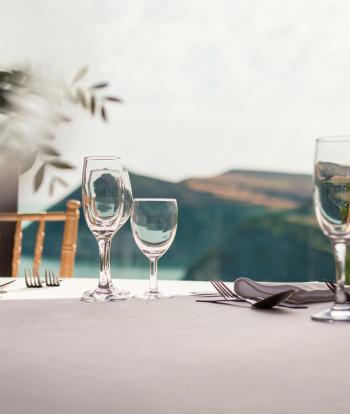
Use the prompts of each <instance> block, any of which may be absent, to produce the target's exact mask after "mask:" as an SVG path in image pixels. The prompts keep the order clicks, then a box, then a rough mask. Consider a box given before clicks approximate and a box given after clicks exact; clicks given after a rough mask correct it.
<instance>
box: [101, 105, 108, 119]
mask: <svg viewBox="0 0 350 414" xmlns="http://www.w3.org/2000/svg"><path fill="white" fill-rule="evenodd" d="M101 116H102V119H103V120H104V121H105V122H107V121H108V117H107V112H106V108H105V107H104V106H101Z"/></svg>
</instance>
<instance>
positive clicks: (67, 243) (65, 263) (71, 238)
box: [0, 200, 80, 277]
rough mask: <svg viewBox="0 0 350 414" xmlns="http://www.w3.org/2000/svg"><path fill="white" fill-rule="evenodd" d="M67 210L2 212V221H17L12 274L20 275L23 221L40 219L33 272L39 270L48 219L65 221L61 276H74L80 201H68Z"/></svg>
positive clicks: (0, 217)
mask: <svg viewBox="0 0 350 414" xmlns="http://www.w3.org/2000/svg"><path fill="white" fill-rule="evenodd" d="M66 206H67V209H66V211H65V212H49V213H47V212H44V213H30V214H25V213H0V222H1V221H2V222H16V231H15V239H14V244H13V251H12V275H11V276H14V277H16V276H17V275H18V270H19V265H20V260H21V253H22V234H23V233H22V222H23V221H38V222H39V225H38V230H37V234H36V241H35V250H34V260H33V272H37V271H38V270H39V267H40V262H41V257H42V252H43V246H44V239H45V224H46V222H47V221H64V222H65V223H64V230H63V239H62V246H61V265H60V276H64V277H72V276H73V271H74V261H75V253H76V251H77V237H78V225H79V214H80V213H79V208H80V201H78V200H69V201H67V204H66Z"/></svg>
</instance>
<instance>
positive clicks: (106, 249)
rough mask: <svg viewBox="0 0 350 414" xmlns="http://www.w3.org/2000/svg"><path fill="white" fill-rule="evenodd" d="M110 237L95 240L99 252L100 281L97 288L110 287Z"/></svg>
mask: <svg viewBox="0 0 350 414" xmlns="http://www.w3.org/2000/svg"><path fill="white" fill-rule="evenodd" d="M111 241H112V240H111V238H101V239H99V240H98V241H97V243H98V248H99V253H100V282H99V286H98V287H99V288H101V289H111V288H112V279H111Z"/></svg>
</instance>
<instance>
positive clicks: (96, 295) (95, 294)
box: [80, 289, 130, 302]
mask: <svg viewBox="0 0 350 414" xmlns="http://www.w3.org/2000/svg"><path fill="white" fill-rule="evenodd" d="M122 292H126V293H127V294H123V293H122ZM128 295H129V296H130V292H128V291H118V290H117V289H113V290H112V291H110V290H108V291H106V292H103V291H101V290H100V289H99V290H97V289H96V290H87V291H86V292H84V293H83V296H82V297H81V298H80V300H82V301H83V302H116V301H121V300H125V299H127V298H128V297H129V296H128Z"/></svg>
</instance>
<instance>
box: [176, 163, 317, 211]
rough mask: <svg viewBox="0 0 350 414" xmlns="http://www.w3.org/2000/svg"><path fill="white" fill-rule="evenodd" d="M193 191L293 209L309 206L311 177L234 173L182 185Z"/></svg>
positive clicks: (190, 180)
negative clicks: (307, 204) (304, 205)
mask: <svg viewBox="0 0 350 414" xmlns="http://www.w3.org/2000/svg"><path fill="white" fill-rule="evenodd" d="M182 184H184V185H185V186H186V187H187V188H190V189H191V190H194V191H199V192H206V193H210V194H213V195H215V196H216V197H219V198H223V199H227V200H230V201H236V202H241V203H247V204H254V205H259V206H264V207H271V208H274V209H290V208H296V207H300V206H301V205H303V204H304V203H309V202H310V195H311V193H312V180H311V176H309V175H302V174H287V173H274V172H265V171H244V170H232V171H228V172H226V173H224V174H220V175H217V176H215V177H208V178H191V179H188V180H186V181H183V183H182Z"/></svg>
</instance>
